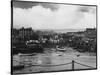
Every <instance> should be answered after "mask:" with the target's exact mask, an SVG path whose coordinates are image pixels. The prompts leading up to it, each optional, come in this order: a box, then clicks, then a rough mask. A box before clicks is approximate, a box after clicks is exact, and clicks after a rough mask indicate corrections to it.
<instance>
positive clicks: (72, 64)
mask: <svg viewBox="0 0 100 75" xmlns="http://www.w3.org/2000/svg"><path fill="white" fill-rule="evenodd" d="M72 70H74V60H72Z"/></svg>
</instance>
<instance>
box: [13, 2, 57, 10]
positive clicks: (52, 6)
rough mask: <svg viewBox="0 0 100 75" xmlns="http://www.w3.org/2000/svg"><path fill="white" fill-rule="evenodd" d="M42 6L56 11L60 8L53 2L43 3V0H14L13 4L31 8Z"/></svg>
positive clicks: (18, 6)
mask: <svg viewBox="0 0 100 75" xmlns="http://www.w3.org/2000/svg"><path fill="white" fill-rule="evenodd" d="M38 5H40V6H42V7H43V8H46V9H51V10H52V11H55V10H57V9H58V6H57V5H55V4H51V3H43V2H42V3H41V2H16V1H15V2H13V6H14V7H15V8H22V9H29V8H32V7H34V6H38Z"/></svg>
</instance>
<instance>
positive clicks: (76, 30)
mask: <svg viewBox="0 0 100 75" xmlns="http://www.w3.org/2000/svg"><path fill="white" fill-rule="evenodd" d="M84 30H85V29H55V30H53V29H52V30H50V29H40V31H46V32H56V33H67V32H78V31H84Z"/></svg>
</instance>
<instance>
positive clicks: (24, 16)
mask: <svg viewBox="0 0 100 75" xmlns="http://www.w3.org/2000/svg"><path fill="white" fill-rule="evenodd" d="M13 27H14V28H21V27H25V28H27V27H32V28H33V29H83V28H94V27H96V6H80V5H67V4H55V3H41V2H13Z"/></svg>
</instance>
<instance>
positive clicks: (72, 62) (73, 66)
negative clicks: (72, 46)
mask: <svg viewBox="0 0 100 75" xmlns="http://www.w3.org/2000/svg"><path fill="white" fill-rule="evenodd" d="M14 61H15V60H14ZM16 62H18V61H16ZM20 64H22V65H24V66H25V67H26V68H27V67H32V66H39V67H56V66H64V65H68V64H71V65H72V66H71V67H72V68H71V70H75V64H78V65H81V66H85V67H87V68H90V69H94V68H95V67H92V66H88V65H85V64H82V63H79V62H76V61H74V60H72V61H71V62H69V63H65V64H57V65H50V64H47V65H38V64H37V65H36V64H35V65H33V64H25V63H23V62H20Z"/></svg>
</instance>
